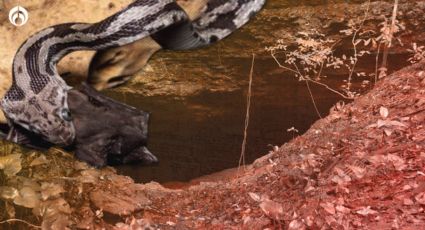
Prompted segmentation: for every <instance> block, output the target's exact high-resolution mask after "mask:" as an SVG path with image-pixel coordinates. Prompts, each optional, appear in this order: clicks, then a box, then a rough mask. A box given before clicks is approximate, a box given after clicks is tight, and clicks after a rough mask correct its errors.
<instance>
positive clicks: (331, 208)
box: [320, 202, 335, 215]
mask: <svg viewBox="0 0 425 230" xmlns="http://www.w3.org/2000/svg"><path fill="white" fill-rule="evenodd" d="M320 206H321V207H322V208H323V209H324V210H325V211H326V212H328V213H329V214H332V215H335V206H334V204H332V203H329V202H327V203H321V204H320Z"/></svg>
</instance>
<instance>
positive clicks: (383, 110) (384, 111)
mask: <svg viewBox="0 0 425 230" xmlns="http://www.w3.org/2000/svg"><path fill="white" fill-rule="evenodd" d="M379 114H381V117H382V118H383V119H385V118H387V117H388V115H389V112H388V109H387V108H385V107H381V108H380V109H379Z"/></svg>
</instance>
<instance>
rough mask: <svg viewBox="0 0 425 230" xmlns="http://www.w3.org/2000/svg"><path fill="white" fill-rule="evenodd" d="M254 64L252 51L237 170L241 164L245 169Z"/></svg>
mask: <svg viewBox="0 0 425 230" xmlns="http://www.w3.org/2000/svg"><path fill="white" fill-rule="evenodd" d="M254 64H255V54H254V53H253V54H252V63H251V71H250V73H249V87H248V96H247V106H246V116H245V129H244V136H243V142H242V149H241V156H240V158H239V167H238V171H239V168H240V167H241V165H243V166H244V169H245V151H246V140H247V137H248V126H249V114H250V110H251V96H252V76H253V75H254ZM238 174H239V173H238Z"/></svg>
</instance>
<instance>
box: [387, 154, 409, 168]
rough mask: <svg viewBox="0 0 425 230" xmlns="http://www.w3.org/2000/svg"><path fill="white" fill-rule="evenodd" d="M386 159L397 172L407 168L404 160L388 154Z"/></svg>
mask: <svg viewBox="0 0 425 230" xmlns="http://www.w3.org/2000/svg"><path fill="white" fill-rule="evenodd" d="M387 159H388V161H390V162H391V163H392V164H393V165H394V168H395V169H396V170H398V171H401V170H403V169H405V168H406V167H407V165H406V163H405V162H404V160H403V159H402V158H401V157H399V156H397V155H394V154H388V156H387Z"/></svg>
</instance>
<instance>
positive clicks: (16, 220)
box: [0, 219, 41, 229]
mask: <svg viewBox="0 0 425 230" xmlns="http://www.w3.org/2000/svg"><path fill="white" fill-rule="evenodd" d="M13 222H20V223H24V224H26V225H28V226H30V227H33V228H36V229H41V226H37V225H34V224H31V223H28V222H26V221H25V220H20V219H8V220H5V221H1V222H0V224H6V223H8V224H10V223H13Z"/></svg>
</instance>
